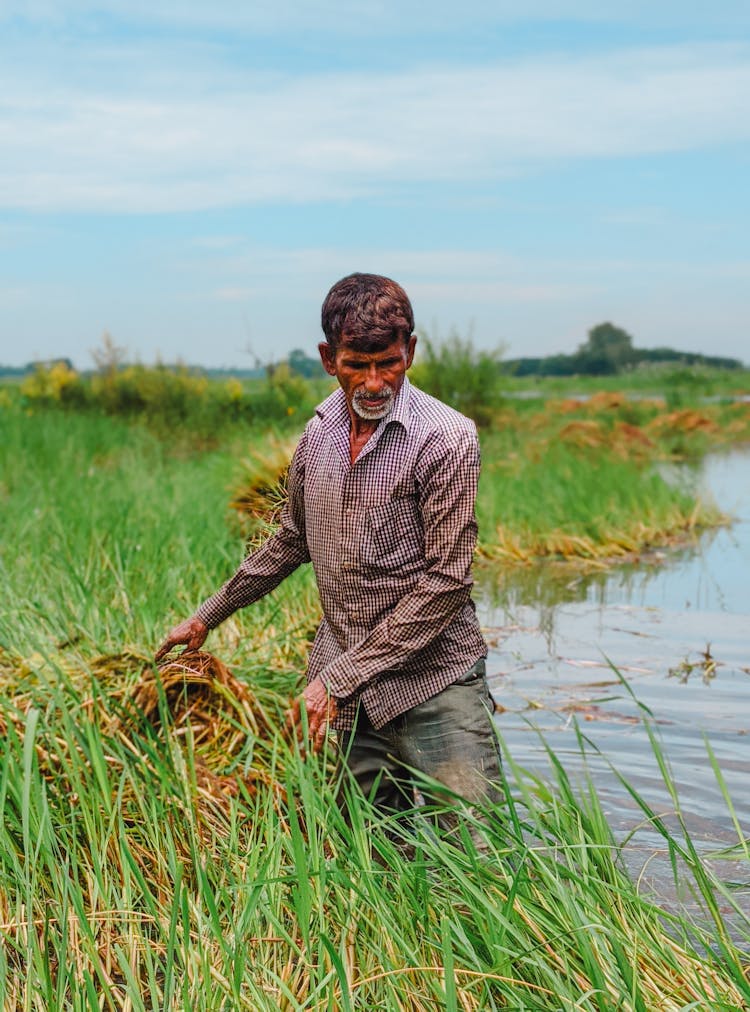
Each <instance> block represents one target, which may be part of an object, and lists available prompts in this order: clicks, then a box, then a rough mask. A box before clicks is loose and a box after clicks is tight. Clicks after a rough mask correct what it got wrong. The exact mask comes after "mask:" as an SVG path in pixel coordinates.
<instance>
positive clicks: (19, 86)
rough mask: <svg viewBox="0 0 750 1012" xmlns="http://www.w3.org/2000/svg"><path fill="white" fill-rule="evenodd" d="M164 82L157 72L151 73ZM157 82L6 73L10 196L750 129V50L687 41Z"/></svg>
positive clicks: (630, 143)
mask: <svg viewBox="0 0 750 1012" xmlns="http://www.w3.org/2000/svg"><path fill="white" fill-rule="evenodd" d="M144 75H145V76H146V77H147V76H148V74H147V71H144ZM155 80H156V81H157V82H158V84H154V83H153V82H152V90H151V92H150V93H144V92H143V91H138V89H137V86H134V88H133V89H128V90H125V89H124V88H123V89H122V90H120V86H114V85H108V84H107V83H106V82H105V80H104V79H103V80H102V81H101V82H100V84H99V86H98V89H97V90H95V91H92V90H91V89H90V88H89V89H86V90H83V89H76V88H72V87H70V86H68V87H66V86H64V85H62V83H61V82H58V85H59V86H58V88H57V89H56V91H55V93H54V94H52V93H51V91H50V90H49V89H48V87H46V86H45V88H44V90H41V91H40V90H37V88H38V85H37V82H36V80H35V75H34V71H33V68H30V69H29V70H28V73H25V72H23V71H22V70H21V69H20V68H18V67H16V69H15V71H14V72H13V73H11V72H10V71H6V72H5V73H3V72H2V71H0V88H1V89H2V94H3V102H2V105H1V106H0V149H2V151H3V159H2V163H1V164H0V206H2V207H6V208H32V209H43V210H57V209H78V210H108V211H157V210H159V211H172V210H191V209H198V208H209V207H216V206H231V205H234V204H239V203H254V202H261V201H276V200H278V201H292V202H295V201H297V202H301V201H312V200H321V199H331V198H353V197H357V196H362V195H375V194H382V193H387V192H389V191H391V190H392V189H393V188H398V187H399V186H400V185H401V184H413V183H418V182H420V181H436V180H437V181H447V182H452V183H456V182H460V183H464V184H471V183H472V182H477V181H482V180H485V181H486V180H498V179H501V178H502V177H503V176H507V175H509V174H516V173H519V172H522V171H524V170H525V169H526V168H527V167H528V166H530V165H533V166H536V165H539V164H544V163H546V162H549V161H556V160H560V159H580V158H600V157H618V156H633V155H643V154H648V153H656V152H664V151H678V150H686V149H698V148H703V147H707V146H711V145H715V144H723V143H732V142H740V141H746V140H747V139H748V137H750V117H748V116H747V103H746V96H747V95H748V94H750V50H749V49H748V48H747V47H741V46H731V45H713V46H709V45H706V46H672V47H662V48H658V49H645V50H644V49H636V50H630V51H621V52H619V53H608V54H606V56H601V57H588V58H583V57H581V58H579V59H575V60H573V59H570V58H564V57H559V58H556V59H552V58H545V59H544V60H543V61H540V60H538V59H535V60H531V59H528V60H525V61H517V62H515V63H508V64H504V65H495V66H485V67H480V68H434V67H433V68H424V67H423V68H416V69H414V70H413V71H409V72H399V73H390V74H374V73H349V74H346V73H336V74H308V75H306V76H300V77H287V78H276V79H270V78H267V79H265V80H263V81H260V80H259V79H258V78H257V77H248V78H246V79H244V80H240V79H239V78H238V77H237V74H236V72H232V73H231V74H230V73H227V74H226V75H224V76H222V74H220V73H214V74H213V76H207V75H206V74H205V73H204V71H203V70H202V69H200V68H198V69H197V70H195V71H194V72H191V71H189V70H183V71H181V72H179V73H171V74H165V75H163V76H162V77H161V78H156V79H155Z"/></svg>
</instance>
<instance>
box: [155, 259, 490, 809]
mask: <svg viewBox="0 0 750 1012" xmlns="http://www.w3.org/2000/svg"><path fill="white" fill-rule="evenodd" d="M322 327H323V332H324V334H325V338H326V340H325V342H323V343H321V344H320V345H319V346H318V347H319V351H320V357H321V359H322V362H323V365H324V367H325V370H326V372H327V373H329V374H330V375H331V376H335V377H336V379H337V380H338V383H339V389H338V390H336V391H335V392H334V393H333V394H331V395H330V397H328V398H327V399H326V400H325V401H323V403H322V404H321V405H320V406H319V407H318V408H317V409H316V412H315V416H314V417H313V418H312V419H311V420H310V422H309V423H308V424H307V427H306V428H305V431H304V434H303V436H302V438H301V440H300V442H299V445H298V446H297V449H296V451H295V453H294V457H293V459H292V462H291V465H290V469H289V478H288V491H289V498H288V501H287V503H286V505H285V506H284V509H283V513H282V518H281V526H280V528H279V530H278V531H277V532H276V533H275V534H273V535H272V536H271V537H270V538H269V539H268V540H267V541H266V542H265V543H264V544H263V545H262V546H261V547H260V548H259V549H257V550H256V551H254V552H252V553H251V554H250V555H249V556H248V557H247V558H246V559H245V560H244V562H242V564H241V565H240V567H239V569H238V570H237V572H236V573H235V574H234V576H233V577H232V578H231V579H230V580H229V581H228V582H227V583H225V584H224V586H223V587H222V588H221V589H220V590H219V591H218V592H217V593H215V594H214V595H213V596H212V597H210V598H209V599H208V600H207V601H205V602H204V603H203V604H202V605H201V606H200V607H199V608H198V610H197V612H196V613H195V615H193V616H192V618H189V619H187V620H185V621H184V622H182V623H180V625H178V626H176V627H175V628H174V629H173V630H172V631H171V632H170V633H169V635H168V636H167V638H166V640H165V642H164V643H163V645H162V646H161V647H160V648H159V650H158V652H157V654H156V659H157V660H159V659H161V658H162V657H164V655H165V654H166V653H168V651H169V650H171V648H172V647H174V646H176V645H177V644H185V645H186V646H187V648H188V649H193V650H197V649H198V648H200V647H201V646H202V644H203V642H204V640H205V639H206V636H207V635H208V632H209V630H210V629H214V628H216V626H218V625H219V624H220V623H221V622H223V621H224V619H226V618H228V617H229V616H230V615H232V614H233V613H234V612H235V611H237V609H238V608H243V607H245V606H246V605H249V604H252V603H253V602H254V601H257V600H258V599H259V598H261V597H263V595H264V594H268V593H269V591H271V590H273V589H274V587H276V586H277V585H278V584H279V583H280V582H281V581H282V580H283V579H284V577H286V576H288V575H289V574H290V573H291V572H292V571H293V570H295V569H296V568H297V566H299V565H300V564H301V563H303V562H312V564H313V568H314V570H315V578H316V580H317V584H318V590H319V593H320V600H321V604H322V608H323V620H322V622H321V623H320V626H319V627H318V631H317V634H316V636H315V642H314V644H313V646H312V650H311V653H310V659H309V664H308V674H307V678H308V683H307V687H306V688H305V690H304V691H303V693H302V696H301V698H300V699H298V700H297V701H296V702H295V704H294V706H293V708H292V711H291V714H290V719H291V720H292V721H293V722H294V723H295V724H296V725H298V724H299V720H300V708H301V706H304V707H305V709H306V711H307V724H308V730H309V734H310V736H311V738H312V743H313V747H314V748H319V747H320V746H321V744H322V742H323V740H324V738H325V735H326V732H327V730H328V728H329V727H333V728H335V729H336V730H337V732H338V737H339V741H340V745H341V751H342V753H343V754H344V755H345V756H346V763H347V766H348V768H349V769H350V770H351V772H352V774H353V775H354V777H355V778H356V780H357V782H358V783H359V785H360V786H361V788H362V790H363V792H364V793H365V794H366V795H370V796H371V797H372V800H373V801H374V803H375V805H377V806H378V807H379V808H381V809H384V810H387V811H399V810H401V811H405V810H407V809H410V808H412V807H413V803H414V802H413V790H412V784H411V780H410V773H409V768H411V769H416V770H420V771H421V772H423V773H425V774H427V775H428V776H429V777H431V778H432V779H434V780H436V781H438V782H440V783H441V784H443V785H445V787H447V788H448V790H449V792H453V793H455V794H458V795H460V796H462V797H464V798H467V799H468V800H470V801H475V802H481V801H485V800H489V801H496V800H498V799H499V797H500V791H499V784H500V760H499V755H498V749H497V742H496V739H495V737H494V734H493V728H492V723H491V718H490V709H491V700H490V696H489V693H488V690H487V682H486V678H485V662H484V658H485V657H486V655H487V646H486V644H485V642H484V639H483V637H482V634H481V632H480V629H479V624H478V622H477V618H476V614H475V609H474V605H473V603H472V600H471V587H472V577H471V566H472V556H473V552H474V545H475V542H476V531H477V528H476V521H475V519H474V501H475V497H476V489H477V479H478V475H479V445H478V441H477V434H476V428H475V426H474V423H473V422H471V421H470V420H469V419H467V418H465V417H464V416H463V415H461V414H459V413H458V412H457V411H455V410H453V409H452V408H450V407H448V406H447V405H445V404H443V403H441V402H440V401H438V400H435V399H434V398H433V397H429V396H427V395H426V394H424V393H422V392H421V391H420V390H418V389H417V388H416V387H414V386H412V385H411V384H410V383H409V380H408V378H407V376H406V373H407V370H408V369H409V367H410V366H411V364H412V359H413V357H414V348H415V345H416V343H417V338H416V336H415V335H414V333H413V331H414V315H413V312H412V307H411V304H410V302H409V299H408V298H407V295H406V293H405V292H404V290H403V289H402V288H401V287H400V286H399V285H397V284H396V283H395V282H394V281H391V280H390V279H389V278H384V277H380V276H378V275H374V274H351V275H349V276H348V277H346V278H343V279H342V280H341V281H339V282H337V283H336V284H335V285H334V286H333V288H332V289H331V290H330V292H329V293H328V295H327V296H326V299H325V302H324V303H323V310H322ZM448 821H451V820H448Z"/></svg>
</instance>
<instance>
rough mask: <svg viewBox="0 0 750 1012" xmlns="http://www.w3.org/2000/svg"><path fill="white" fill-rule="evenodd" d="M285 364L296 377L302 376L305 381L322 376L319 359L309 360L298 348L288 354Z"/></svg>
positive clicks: (323, 373) (322, 371)
mask: <svg viewBox="0 0 750 1012" xmlns="http://www.w3.org/2000/svg"><path fill="white" fill-rule="evenodd" d="M287 364H288V365H289V368H290V369H291V371H292V372H293V373H296V375H297V376H304V377H305V379H312V378H313V377H314V376H324V375H325V370H324V369H323V364H322V362H321V361H320V359H319V358H311V357H310V356H309V355H307V354H305V352H304V351H301V350H300V349H299V348H295V349H294V351H290V352H289V358H288V359H287Z"/></svg>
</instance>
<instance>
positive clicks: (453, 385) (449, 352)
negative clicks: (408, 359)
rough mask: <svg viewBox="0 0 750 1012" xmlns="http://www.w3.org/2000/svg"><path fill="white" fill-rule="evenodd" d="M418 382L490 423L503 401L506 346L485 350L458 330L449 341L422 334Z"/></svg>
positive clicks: (415, 376)
mask: <svg viewBox="0 0 750 1012" xmlns="http://www.w3.org/2000/svg"><path fill="white" fill-rule="evenodd" d="M418 348H419V352H418V361H417V363H416V364H415V366H414V368H413V370H412V377H413V379H414V382H415V383H416V385H417V386H418V387H420V388H421V389H422V390H424V391H426V392H427V393H428V394H432V395H433V397H437V398H439V399H440V400H441V401H444V402H445V403H446V404H450V405H451V407H453V408H456V410H457V411H461V412H463V414H465V415H468V416H469V417H470V418H473V419H474V421H475V422H476V423H477V425H488V424H489V423H490V422H491V421H492V418H493V416H494V415H495V414H496V413H497V411H498V409H499V408H500V406H501V404H502V392H501V372H500V361H501V358H502V355H503V349H502V348H495V349H494V350H492V351H482V350H478V349H476V348H475V347H474V342H473V341H472V339H471V338H470V337H469V338H462V337H461V336H460V335H459V334H458V333H456V332H455V331H454V332H452V333H451V334H450V335H449V337H448V339H447V340H445V341H440V342H438V341H433V340H432V339H431V338H429V337H427V336H426V335H421V336H420V343H419V345H418Z"/></svg>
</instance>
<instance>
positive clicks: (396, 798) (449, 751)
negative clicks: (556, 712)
mask: <svg viewBox="0 0 750 1012" xmlns="http://www.w3.org/2000/svg"><path fill="white" fill-rule="evenodd" d="M493 705H494V704H493V702H492V697H491V696H490V693H489V690H488V688H487V678H486V671H485V662H484V659H480V660H479V661H477V662H476V664H474V665H472V667H471V668H470V669H469V671H468V672H467V673H466V674H465V675H464V676H463V677H462V678H460V679H459V680H458V681H457V682H454V683H453V684H452V685H449V686H448V687H447V688H446V689H443V691H442V692H439V693H438V694H437V695H436V696H433V697H432V699H428V700H426V702H424V703H420V704H419V705H417V706H414V707H412V708H411V709H410V710H407V711H406V712H405V713H403V714H401V715H400V716H398V717H396V718H395V719H394V720H392V721H390V722H389V723H388V724H386V725H385V726H384V727H382V728H380V729H379V730H375V728H374V727H373V726H372V724H371V723H370V721H369V719H368V718H367V715H366V713H365V712H364V710H363V709H362V708H360V711H359V713H358V715H357V721H356V723H355V725H354V727H353V728H352V729H351V730H350V731H345V732H342V733H341V735H340V741H339V744H340V754H341V758H342V761H343V762H344V763H345V765H346V767H347V768H348V770H349V772H350V773H351V774H352V776H353V777H354V779H355V780H356V781H357V783H358V784H359V786H360V788H361V790H362V792H363V794H364V795H365V796H366V797H368V798H369V799H370V801H371V802H372V803H373V805H374V806H375V807H376V808H378V809H380V810H382V811H385V812H406V811H410V810H413V809H414V806H415V786H417V789H418V790H419V791H420V793H422V794H424V793H425V786H424V785H423V784H422V783H420V784H419V785H415V784H414V780H413V775H412V771H413V770H418V771H419V772H421V773H424V774H426V775H427V776H428V777H430V778H431V779H432V780H435V781H437V782H438V783H440V784H442V785H443V786H444V787H446V788H447V793H445V794H444V795H442V796H441V793H440V791H439V790H438V789H437V788H436V789H434V791H432V792H431V796H430V797H428V798H426V800H427V801H433V800H434V801H437V802H447V804H448V805H449V806H451V810H450V811H448V812H446V813H445V814H444V815H441V816H440V817H439V820H438V821H439V822H440V823H441V824H442V825H443V827H444V828H453V827H454V826H455V825H456V820H457V815H456V807H457V806H460V801H457V800H456V799H454V798H453V797H452V795H454V794H455V795H459V797H460V798H463V799H465V800H466V801H468V802H469V803H474V804H477V803H479V804H482V803H485V802H491V803H494V802H497V801H499V800H500V798H501V796H502V788H501V765H500V752H499V748H498V743H497V738H496V735H495V732H494V728H493V724H492V717H491V713H492V710H493Z"/></svg>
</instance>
